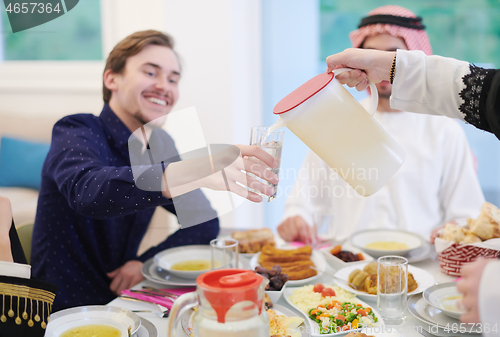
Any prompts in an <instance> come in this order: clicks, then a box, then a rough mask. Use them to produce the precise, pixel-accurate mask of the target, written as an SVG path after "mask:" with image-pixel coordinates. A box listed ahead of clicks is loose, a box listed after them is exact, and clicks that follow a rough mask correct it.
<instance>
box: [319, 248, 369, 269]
mask: <svg viewBox="0 0 500 337" xmlns="http://www.w3.org/2000/svg"><path fill="white" fill-rule="evenodd" d="M320 251H321V253H323V255H324V256H325V259H326V261H327V262H328V263H329V264H330V266H332V267H333V268H334V269H335V270H338V269H341V268H344V267H346V266H349V265H352V264H354V263H357V262H363V261H364V262H366V261H368V262H370V261H373V257H371V256H370V255H368V254H366V253H364V252H363V251H362V250H360V249H357V248H355V247H353V246H351V245H350V244H348V243H346V244H343V245H335V246H328V247H323V248H321V249H320Z"/></svg>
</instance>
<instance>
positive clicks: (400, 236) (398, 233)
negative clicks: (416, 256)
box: [349, 229, 425, 257]
mask: <svg viewBox="0 0 500 337" xmlns="http://www.w3.org/2000/svg"><path fill="white" fill-rule="evenodd" d="M349 241H350V242H351V243H352V245H353V246H354V247H356V248H359V249H361V250H362V251H364V252H366V253H368V254H370V255H371V256H373V257H381V256H385V255H398V256H405V255H406V254H408V253H409V252H410V251H412V250H414V249H417V248H420V247H421V246H422V244H423V243H424V242H425V240H424V239H423V238H422V237H421V236H420V235H418V234H415V233H412V232H407V231H402V230H394V229H369V230H364V231H361V232H357V233H354V234H353V235H351V237H350V239H349ZM377 241H391V242H397V243H404V244H406V245H407V246H408V248H405V249H398V250H387V249H386V250H384V249H373V248H367V247H366V245H368V244H370V243H372V242H377Z"/></svg>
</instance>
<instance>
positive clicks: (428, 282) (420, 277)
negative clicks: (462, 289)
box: [334, 262, 435, 302]
mask: <svg viewBox="0 0 500 337" xmlns="http://www.w3.org/2000/svg"><path fill="white" fill-rule="evenodd" d="M368 263H369V262H365V263H357V264H355V265H352V266H348V267H345V268H342V269H340V270H338V271H337V272H336V273H335V275H334V276H336V277H338V278H340V279H342V280H345V281H346V282H347V280H348V279H349V274H351V272H352V271H354V270H355V269H361V270H363V268H364V267H365V266H366V265H367V264H368ZM408 272H409V273H412V274H413V278H415V281H416V282H417V284H418V287H417V289H415V290H413V291H412V292H409V293H408V295H409V296H411V295H414V294H419V293H421V292H423V291H424V290H425V289H427V288H429V287H431V286H432V285H434V283H435V279H434V275H432V274H431V273H429V272H428V271H426V270H423V269H421V268H417V267H414V266H411V265H408ZM334 281H335V279H334ZM335 283H336V284H337V285H338V286H339V287H340V288H342V289H344V290H347V291H349V292H351V293H353V294H356V295H357V296H358V297H359V298H361V299H363V300H365V301H374V302H376V301H377V295H371V294H368V293H367V292H365V291H359V290H355V289H352V288H351V287H349V286H348V285H347V283H344V282H337V281H335Z"/></svg>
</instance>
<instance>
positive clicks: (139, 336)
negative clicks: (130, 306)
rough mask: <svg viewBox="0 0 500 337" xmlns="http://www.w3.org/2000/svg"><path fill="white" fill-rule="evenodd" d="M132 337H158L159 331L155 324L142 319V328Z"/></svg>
mask: <svg viewBox="0 0 500 337" xmlns="http://www.w3.org/2000/svg"><path fill="white" fill-rule="evenodd" d="M132 337H158V329H157V328H156V327H155V326H154V324H153V323H151V322H150V321H148V320H147V319H145V318H142V317H141V326H140V327H139V330H137V331H136V333H135V334H133V335H132Z"/></svg>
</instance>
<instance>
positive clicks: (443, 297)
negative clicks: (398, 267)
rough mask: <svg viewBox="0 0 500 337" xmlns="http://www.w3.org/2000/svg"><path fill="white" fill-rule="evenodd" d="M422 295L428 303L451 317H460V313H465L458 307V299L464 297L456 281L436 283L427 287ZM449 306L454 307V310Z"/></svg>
mask: <svg viewBox="0 0 500 337" xmlns="http://www.w3.org/2000/svg"><path fill="white" fill-rule="evenodd" d="M422 295H423V297H424V299H425V300H426V301H427V303H429V304H430V305H432V306H433V307H435V308H437V309H439V310H441V311H442V312H443V313H444V314H446V315H448V316H450V317H451V318H455V319H460V315H461V314H463V313H464V311H462V310H460V309H459V308H458V307H457V300H459V299H461V298H462V294H460V293H459V292H458V290H457V284H456V283H455V282H446V283H440V284H435V285H433V286H432V287H429V288H427V289H425V290H424V292H423V294H422ZM448 306H451V307H453V310H450V308H449V307H448Z"/></svg>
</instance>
